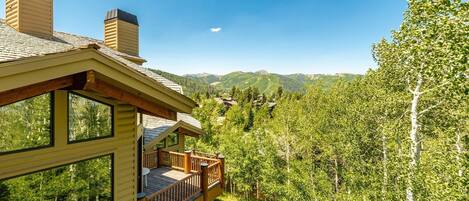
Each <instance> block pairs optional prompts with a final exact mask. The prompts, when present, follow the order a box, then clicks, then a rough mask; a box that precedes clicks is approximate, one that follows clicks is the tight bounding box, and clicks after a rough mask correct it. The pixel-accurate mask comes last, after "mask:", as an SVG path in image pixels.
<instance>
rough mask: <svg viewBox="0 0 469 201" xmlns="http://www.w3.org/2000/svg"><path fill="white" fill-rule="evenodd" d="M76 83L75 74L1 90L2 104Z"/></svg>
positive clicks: (0, 100)
mask: <svg viewBox="0 0 469 201" xmlns="http://www.w3.org/2000/svg"><path fill="white" fill-rule="evenodd" d="M73 83H74V77H73V76H67V77H61V78H57V79H53V80H48V81H45V82H40V83H37V84H33V85H29V86H25V87H20V88H16V89H12V90H8V91H4V92H0V106H4V105H8V104H11V103H15V102H18V101H21V100H24V99H27V98H31V97H34V96H38V95H41V94H45V93H48V92H51V91H54V90H59V89H63V88H67V87H70V86H72V85H73Z"/></svg>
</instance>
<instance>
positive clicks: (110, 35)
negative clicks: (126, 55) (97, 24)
mask: <svg viewBox="0 0 469 201" xmlns="http://www.w3.org/2000/svg"><path fill="white" fill-rule="evenodd" d="M104 44H105V45H106V46H108V47H110V48H112V49H115V50H117V20H116V19H114V20H108V21H105V22H104Z"/></svg>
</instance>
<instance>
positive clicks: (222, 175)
mask: <svg viewBox="0 0 469 201" xmlns="http://www.w3.org/2000/svg"><path fill="white" fill-rule="evenodd" d="M218 161H220V187H221V189H223V190H224V189H225V156H223V155H222V154H218Z"/></svg>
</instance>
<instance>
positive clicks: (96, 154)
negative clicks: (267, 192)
mask: <svg viewBox="0 0 469 201" xmlns="http://www.w3.org/2000/svg"><path fill="white" fill-rule="evenodd" d="M5 3H6V5H5V9H6V17H5V19H4V20H1V21H0V196H13V195H11V192H17V193H16V194H15V196H17V197H15V199H17V200H28V199H30V196H40V195H38V194H39V193H37V192H36V193H34V192H35V191H37V190H38V189H39V190H41V189H42V188H44V189H48V190H47V191H48V192H45V193H44V194H47V196H49V197H47V198H48V199H55V200H68V199H71V198H70V197H72V198H73V199H71V200H78V199H79V198H80V199H81V197H80V196H85V197H87V199H91V197H92V198H93V199H94V200H115V201H128V200H137V199H142V200H152V201H153V200H155V201H156V200H213V199H214V198H215V197H216V196H218V195H219V194H221V192H222V188H223V184H224V180H223V174H224V167H223V166H224V162H223V158H222V157H218V158H217V157H215V156H212V155H208V154H207V155H203V154H201V153H191V152H183V151H184V147H183V146H179V147H178V148H177V149H176V150H170V149H157V150H156V151H155V150H145V153H144V141H145V137H144V130H145V129H144V128H143V127H144V126H143V123H144V121H145V122H148V125H150V124H151V122H152V119H157V120H164V121H167V122H172V123H174V124H173V125H172V126H170V127H169V128H170V130H164V131H163V132H160V133H158V134H156V133H155V134H154V137H155V138H154V140H155V139H157V140H158V139H162V138H170V137H171V136H170V135H171V134H170V133H174V132H176V133H178V134H177V135H176V136H183V137H180V138H178V137H177V138H178V139H177V140H178V142H183V141H184V136H186V135H187V136H197V135H200V134H201V132H202V131H201V129H200V127H197V126H194V125H192V124H191V123H193V122H191V120H187V119H191V117H190V116H189V115H187V114H190V113H191V112H192V109H193V108H195V107H196V106H197V105H196V103H195V102H194V101H193V100H191V99H190V98H188V97H186V96H184V95H183V94H182V88H181V87H180V86H179V85H177V84H175V83H173V82H172V81H170V80H167V79H165V78H164V77H161V76H159V75H157V74H155V73H152V72H151V71H149V70H147V69H146V68H144V67H143V66H142V64H143V63H145V62H146V61H145V59H143V58H141V57H140V56H139V48H138V47H139V38H138V32H139V23H138V20H137V17H136V16H135V15H132V14H130V13H127V12H124V11H122V10H119V9H114V10H111V11H109V12H108V13H107V14H106V17H105V21H104V30H105V33H104V35H105V36H104V41H101V40H97V39H93V38H88V37H84V36H78V35H74V34H70V33H63V32H58V31H55V30H53V0H6V1H5ZM71 23H83V22H71ZM144 116H145V118H144ZM183 119H186V120H183ZM192 120H193V119H192ZM168 125H171V124H168ZM155 128H156V127H155ZM148 129H151V128H150V127H148ZM149 132H151V131H150V130H149ZM173 140H174V138H173ZM179 140H181V141H179ZM154 142H156V141H151V140H150V141H148V143H149V144H146V145H149V146H148V147H150V145H151V144H152V143H154ZM182 145H183V144H182ZM165 148H166V147H165ZM177 151H179V152H177ZM144 163H146V165H147V166H146V167H147V168H148V169H145V168H144ZM90 164H95V165H96V164H98V165H99V167H100V168H98V169H96V168H95V169H93V168H94V167H93V166H92V165H90ZM162 169H163V170H164V171H176V170H180V171H179V172H180V173H183V176H182V177H180V178H171V179H172V180H171V182H169V183H167V182H166V181H160V180H159V179H160V178H159V177H150V176H151V175H152V173H153V172H157V173H158V171H159V172H160V173H161V170H162ZM82 170H83V171H82ZM85 170H86V171H85ZM144 170H148V171H149V172H150V173H146V174H144V173H145V172H144ZM80 171H82V172H80ZM77 172H78V173H80V174H78V173H77ZM64 173H67V174H66V175H65V176H63V177H60V180H55V178H54V177H53V176H54V175H55V176H57V175H63V174H64ZM157 173H155V174H156V175H157ZM44 175H52V176H51V177H44ZM142 175H144V176H142ZM31 178H40V179H41V181H44V182H40V183H39V184H40V185H37V186H40V188H39V187H37V189H33V190H31V188H36V187H35V186H36V185H29V184H28V182H37V181H36V180H33V179H31ZM79 179H81V180H79ZM78 180H79V181H80V182H78ZM12 181H14V182H12ZM148 183H150V184H151V183H153V184H157V185H160V186H162V188H161V189H159V190H158V191H156V192H153V191H148V189H146V188H147V186H148ZM15 184H22V186H20V185H16V186H14V185H15ZM72 184H73V185H72ZM54 185H60V187H56V186H54ZM165 185H166V186H165ZM25 186H27V187H25ZM11 187H18V188H21V189H11ZM65 188H70V189H65ZM15 190H16V191H15ZM18 192H20V193H18ZM21 192H23V193H24V194H22V193H21ZM28 192H32V193H30V194H27V193H28ZM144 192H147V193H146V194H145V193H144ZM8 193H10V195H8ZM40 194H42V193H40ZM18 196H20V197H18ZM21 196H24V197H21ZM44 196H46V195H44ZM69 196H70V197H69ZM137 197H139V198H137ZM7 199H8V197H7Z"/></svg>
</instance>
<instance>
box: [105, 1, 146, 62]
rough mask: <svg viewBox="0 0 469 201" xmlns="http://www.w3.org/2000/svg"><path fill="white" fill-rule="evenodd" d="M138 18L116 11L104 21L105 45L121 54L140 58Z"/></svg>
mask: <svg viewBox="0 0 469 201" xmlns="http://www.w3.org/2000/svg"><path fill="white" fill-rule="evenodd" d="M138 29H139V28H138V20H137V16H135V15H132V14H130V13H127V12H125V11H122V10H120V9H114V10H111V11H108V12H107V14H106V18H105V19H104V44H105V45H106V46H108V47H110V48H113V49H115V50H117V51H119V52H123V53H126V54H129V55H132V56H138V49H139V47H138V32H139V30H138Z"/></svg>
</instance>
